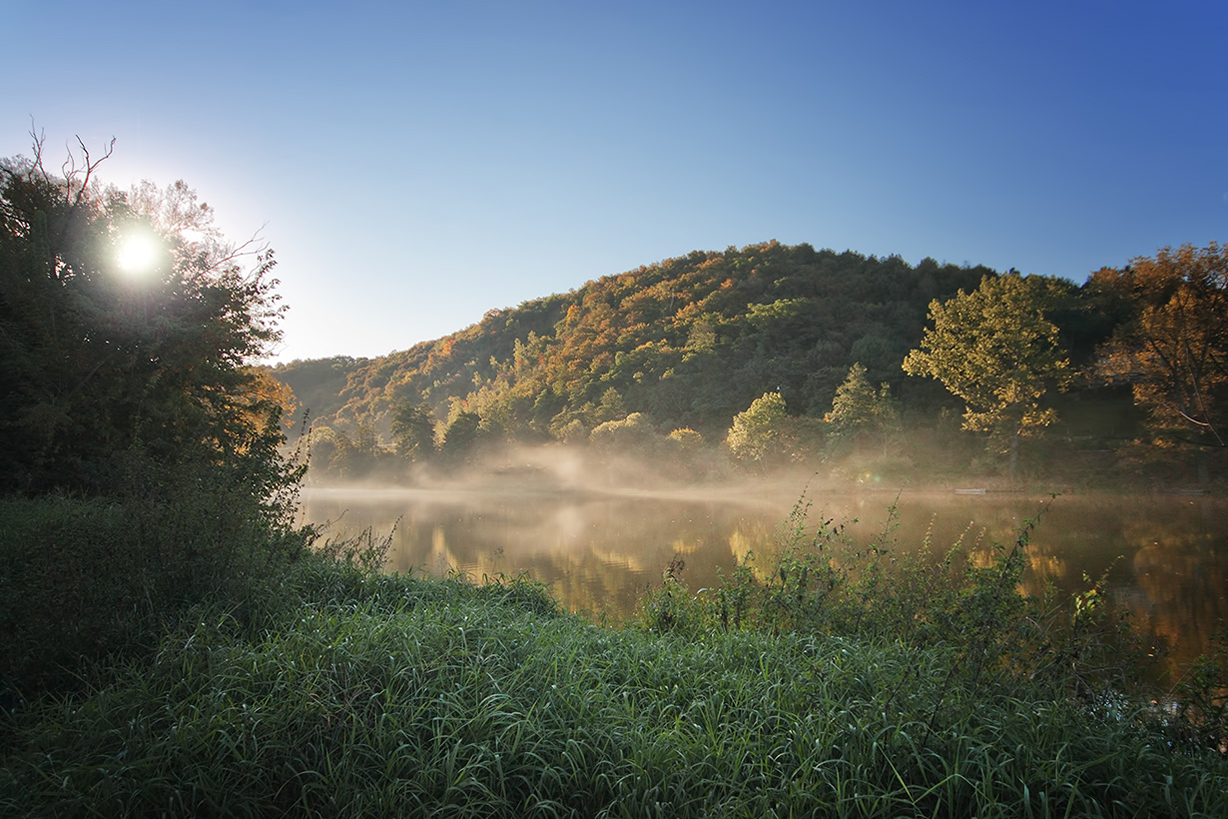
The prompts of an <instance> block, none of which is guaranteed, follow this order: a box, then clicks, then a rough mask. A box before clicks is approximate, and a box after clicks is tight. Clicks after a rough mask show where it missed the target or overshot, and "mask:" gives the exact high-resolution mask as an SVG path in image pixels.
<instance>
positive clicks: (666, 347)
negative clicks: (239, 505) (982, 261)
mask: <svg viewBox="0 0 1228 819" xmlns="http://www.w3.org/2000/svg"><path fill="white" fill-rule="evenodd" d="M993 273H994V271H992V270H990V269H988V268H985V267H957V266H954V265H941V264H938V263H937V262H935V261H934V260H933V259H924V260H923V261H921V262H920V263H919V264H918V265H916V266H915V267H914V266H912V265H909V264H908V263H907V262H905V261H904V260H903V259H901V258H899V257H897V256H891V257H887V258H882V259H879V258H876V257H874V256H870V257H866V256H863V255H861V254H858V253H853V252H849V251H846V252H844V253H836V252H834V251H831V250H815V249H814V248H813V247H811V246H810V245H807V244H802V245H797V246H793V247H790V246H786V245H782V244H779V243H778V242H775V241H773V242H768V243H766V244H760V245H750V246H747V247H744V248H742V249H741V250H738V249H735V248H729V249H728V250H726V251H724V252H703V251H695V252H692V253H690V254H688V255H686V256H682V257H678V258H675V259H669V260H667V261H664V262H661V263H659V264H654V265H650V266H646V267H641V268H639V269H638V270H632V271H629V272H626V273H622V274H619V275H614V276H607V277H604V278H601V279H599V280H597V281H591V282H589V283H587V284H585V285H584V286H583V287H581V288H579V289H578V290H574V291H572V292H570V293H565V294H559V295H553V296H547V297H545V298H541V299H537V300H534V301H529V302H525V303H524V304H522V305H520V306H519V307H516V308H513V309H506V310H497V309H496V310H491V311H490V312H488V313H487V314H486V315H485V317H484V318H483V319H482V321H481V322H479V323H478V324H476V325H473V326H471V327H468V328H466V329H464V330H461V331H460V332H458V333H454V334H452V335H450V336H447V337H445V338H441V339H439V340H436V341H430V342H424V343H421V344H418V345H416V346H414V347H412V348H410V349H408V350H405V351H403V352H397V353H393V354H391V355H388V356H385V357H382V358H376V359H359V360H355V359H348V358H337V359H324V360H313V361H296V362H293V363H290V364H284V365H280V366H279V367H277V368H276V369H275V370H274V374H275V375H276V376H277V377H278V378H280V379H281V380H283V381H284V382H286V383H287V384H289V385H290V386H291V388H292V389H293V390H294V391H295V393H296V395H297V396H298V398H299V401H300V403H301V404H302V405H303V406H304V407H306V408H307V409H308V410H309V411H310V412H311V417H312V418H313V419H315V420H316V421H318V422H323V423H325V424H328V425H332V426H335V427H337V428H339V429H350V430H355V429H362V428H368V429H372V430H374V431H376V432H377V434H379V435H380V436H381V437H386V435H387V431H388V428H389V425H390V420H391V416H392V413H393V410H394V408H395V407H397V406H404V405H405V404H406V403H408V404H411V405H422V406H424V407H426V408H428V409H429V411H430V412H431V413H433V415H434V417H435V419H436V420H438V421H440V422H446V421H449V420H453V419H455V418H456V417H457V415H458V414H460V413H461V412H467V413H476V414H477V415H478V416H479V417H480V419H481V426H482V428H483V430H484V431H485V432H486V433H492V434H497V435H499V436H500V437H506V438H508V439H511V440H522V441H535V440H549V439H572V438H575V437H577V436H582V435H585V434H587V432H588V430H591V429H592V428H593V427H595V426H596V425H598V424H601V423H603V422H606V421H610V420H617V419H622V418H624V417H626V416H627V415H628V414H629V413H632V412H642V413H645V414H646V415H647V416H648V417H649V418H650V419H651V420H652V422H653V423H654V424H655V425H656V426H657V428H658V429H663V430H669V429H673V428H679V427H691V428H693V429H696V430H699V431H701V432H702V433H704V434H705V436H707V435H708V434H714V435H717V436H720V435H723V433H724V431H725V430H726V429H727V428H728V427H729V424H730V420H731V418H732V417H733V416H734V415H735V414H736V413H738V412H740V411H742V410H745V409H746V407H747V406H748V405H749V404H750V403H751V402H752V401H753V400H754V399H756V398H758V397H759V396H760V395H762V394H764V393H765V392H768V391H779V392H780V394H781V395H782V396H784V398H785V400H786V402H787V404H788V407H789V411H790V412H791V413H794V414H811V415H822V414H823V413H824V412H825V411H827V410H828V409H830V408H831V402H832V398H833V396H834V394H835V391H836V388H837V387H838V386H839V385H840V384H841V382H842V381H843V380H844V378H845V377H846V375H847V374H848V372H849V367H850V366H851V365H852V364H853V363H854V362H860V363H861V364H862V365H863V366H864V367H865V368H866V369H867V371H868V372H867V375H868V378H869V380H870V382H871V383H880V382H886V383H889V384H890V385H891V386H892V388H893V390H894V391H895V392H896V394H897V395H900V394H903V395H904V397H906V398H907V397H908V395H909V392H910V391H913V392H915V391H918V390H927V391H928V390H933V389H934V388H935V386H936V385H933V384H928V383H924V382H922V381H921V380H920V379H910V382H909V383H907V384H905V382H904V379H905V376H904V373H903V372H902V371H901V369H900V362H901V361H902V360H903V358H904V356H905V355H906V354H907V353H908V351H909V349H911V348H912V347H914V346H915V345H916V344H917V342H918V340H919V339H920V337H921V332H922V328H923V326H924V323H925V318H926V309H927V305H928V304H929V302H930V301H931V300H932V299H935V298H938V299H945V298H947V297H949V296H951V295H954V294H955V293H956V291H958V290H959V289H961V288H962V289H964V290H965V291H971V290H973V289H975V288H976V287H977V285H978V283H979V282H980V280H981V278H982V277H983V276H984V275H986V274H993ZM915 397H916V398H921V396H915ZM470 417H472V416H470Z"/></svg>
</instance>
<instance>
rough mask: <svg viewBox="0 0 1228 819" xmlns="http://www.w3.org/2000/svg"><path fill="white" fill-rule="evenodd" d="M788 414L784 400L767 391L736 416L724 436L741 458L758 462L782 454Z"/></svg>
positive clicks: (775, 393)
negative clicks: (784, 429) (784, 428)
mask: <svg viewBox="0 0 1228 819" xmlns="http://www.w3.org/2000/svg"><path fill="white" fill-rule="evenodd" d="M787 416H788V412H787V409H786V407H785V399H783V398H781V396H780V393H778V392H765V393H764V394H763V395H762V396H760V397H759V398H756V399H755V400H754V401H752V402H751V405H750V407H748V408H747V409H746V410H745V411H744V412H740V413H738V414H737V415H735V416H734V418H733V426H731V427H730V428H729V432H728V434H727V435H726V436H725V443H726V445H728V447H729V451H730V452H732V453H733V456H734V457H735V458H737V459H738V460H739V461H745V462H748V463H755V464H758V463H760V462H762V461H763V460H764V458H770V457H772V456H777V455H779V454H780V451H781V449H782V443H783V440H782V439H783V427H784V422H785V419H786V417H787Z"/></svg>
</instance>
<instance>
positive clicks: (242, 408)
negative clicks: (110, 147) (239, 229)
mask: <svg viewBox="0 0 1228 819" xmlns="http://www.w3.org/2000/svg"><path fill="white" fill-rule="evenodd" d="M41 148H42V146H41V141H38V140H36V142H35V152H34V153H35V156H34V158H32V159H25V158H16V159H6V160H0V364H2V366H0V436H2V440H3V445H2V446H0V453H2V454H0V488H2V489H3V490H4V491H8V492H12V491H20V492H32V493H39V492H45V491H49V490H52V489H57V488H68V489H77V490H84V491H100V490H103V489H105V487H106V486H107V484H108V481H110V480H112V477H111V476H112V475H113V473H114V472H115V470H116V469H117V468H118V464H119V462H120V461H122V460H123V458H122V457H121V456H122V455H124V454H127V455H133V456H140V457H141V458H146V459H149V460H151V461H154V462H157V463H163V464H174V463H182V462H186V461H197V462H208V463H214V464H218V463H227V462H229V463H238V462H240V461H243V462H246V463H247V464H249V465H251V464H253V463H255V461H258V460H262V461H263V462H264V464H265V465H266V466H270V467H272V465H273V460H274V458H275V453H276V447H277V445H278V444H279V443H280V442H281V440H282V431H281V429H280V425H279V423H278V420H279V416H280V412H281V405H282V404H283V403H285V402H286V401H287V400H288V396H286V395H284V394H283V390H282V388H281V386H280V385H272V386H270V384H269V383H267V381H265V380H264V379H263V378H262V377H261V375H260V374H259V372H258V371H256V370H253V369H252V368H251V367H249V366H248V364H249V362H251V361H252V360H253V359H255V358H257V357H259V356H260V355H261V354H263V353H265V352H267V351H268V350H269V349H270V346H271V345H272V344H273V343H275V342H276V341H277V339H278V338H279V330H278V329H277V321H278V318H279V317H280V314H281V308H280V307H279V306H278V304H277V297H276V295H275V293H274V286H275V284H276V281H275V280H274V279H273V278H272V276H271V271H272V269H273V266H274V260H273V256H272V253H271V252H270V251H268V250H266V249H263V248H258V247H254V246H251V245H248V246H242V247H237V246H235V245H233V244H229V243H227V242H226V241H225V240H224V239H223V237H222V236H221V235H220V233H219V232H218V230H217V229H216V228H215V226H214V224H213V211H212V209H211V208H209V206H208V205H207V204H204V203H201V202H199V201H198V199H197V196H196V194H195V192H193V191H192V190H191V189H190V188H189V187H188V186H187V185H185V184H184V183H183V182H176V183H174V184H172V185H170V186H169V187H167V188H164V189H160V188H157V187H156V186H154V185H152V184H150V183H145V184H142V185H140V186H138V187H136V188H134V189H132V190H130V191H120V190H118V189H116V188H112V187H108V188H103V187H102V186H101V185H100V184H99V183H98V181H97V179H96V174H95V171H96V169H97V167H98V164H99V163H100V162H101V161H102V160H101V159H91V158H90V155H89V153H88V151H87V150H85V149H84V147H83V148H82V154H83V159H82V160H81V162H80V163H79V164H76V165H74V164H72V163H70V164H68V165H66V168H67V169H68V172H67V175H66V176H64V177H57V176H53V175H52V174H50V173H48V172H47V171H46V169H45V167H44V165H43V161H42V156H41ZM105 158H106V157H105V156H104V157H103V159H105ZM273 471H274V472H276V469H274V470H273ZM253 474H255V473H253ZM263 474H265V476H266V477H268V478H269V479H272V473H267V472H266V473H263ZM257 488H258V487H257Z"/></svg>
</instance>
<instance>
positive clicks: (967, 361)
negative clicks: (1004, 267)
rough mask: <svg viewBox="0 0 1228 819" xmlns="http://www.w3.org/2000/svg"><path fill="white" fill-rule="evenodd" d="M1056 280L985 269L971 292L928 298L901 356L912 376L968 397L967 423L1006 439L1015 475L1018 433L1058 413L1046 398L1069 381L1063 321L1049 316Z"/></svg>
mask: <svg viewBox="0 0 1228 819" xmlns="http://www.w3.org/2000/svg"><path fill="white" fill-rule="evenodd" d="M1058 287H1059V284H1058V282H1056V281H1055V280H1051V279H1043V278H1041V277H1038V276H1029V277H1026V278H1025V277H1023V276H1020V275H1019V274H1018V273H1013V272H1012V273H1009V274H1007V275H1005V276H1001V277H989V276H986V277H985V278H984V279H982V280H981V284H980V287H978V288H977V289H976V290H974V291H972V292H971V293H965V292H964V291H962V290H961V291H960V292H959V294H958V295H956V296H955V297H954V298H952V299H949V300H948V301H946V302H940V301H938V300H934V301H933V302H931V303H930V312H929V318H930V321H932V322H933V324H934V326H933V327H930V328H926V330H925V334H924V336H923V338H922V339H921V344H920V346H919V348H918V349H915V350H913V351H912V352H910V353H909V354H908V356H907V357H906V358H905V359H904V364H903V367H904V371H905V372H907V373H908V374H909V375H915V376H928V377H930V378H935V379H937V380H938V381H941V382H942V384H943V386H945V387H946V388H947V389H948V390H949V391H950V392H951V393H952V394H954V395H957V396H959V397H960V398H962V399H963V400H964V402H965V404H966V407H967V408H966V410H965V412H964V427H965V429H970V430H979V431H988V432H992V433H994V434H995V435H996V436H998V438H999V439H1001V440H1005V441H1008V442H1009V443H1008V447H1009V450H1010V453H1011V458H1010V472H1011V476H1012V477H1013V476H1014V474H1015V466H1016V459H1017V451H1018V440H1019V436H1020V435H1022V434H1025V433H1027V432H1029V431H1033V430H1036V429H1039V428H1041V427H1045V426H1048V425H1049V424H1051V423H1053V421H1054V420H1055V419H1056V413H1055V412H1054V411H1053V410H1052V409H1051V408H1044V409H1042V407H1041V400H1042V399H1043V398H1044V397H1045V395H1046V394H1047V393H1048V392H1049V391H1051V390H1053V389H1054V388H1057V389H1065V387H1066V385H1067V384H1068V383H1069V381H1070V372H1069V365H1070V361H1069V359H1068V357H1067V355H1066V353H1065V351H1064V350H1063V349H1062V347H1061V344H1060V341H1059V339H1058V328H1057V326H1056V325H1055V324H1053V323H1052V322H1051V321H1049V320H1047V319H1046V318H1045V310H1046V308H1047V307H1048V306H1049V305H1050V303H1051V302H1052V300H1053V297H1054V293H1055V291H1056V290H1057V289H1058Z"/></svg>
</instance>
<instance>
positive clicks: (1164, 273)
mask: <svg viewBox="0 0 1228 819" xmlns="http://www.w3.org/2000/svg"><path fill="white" fill-rule="evenodd" d="M1089 284H1090V285H1091V286H1092V287H1094V288H1097V289H1100V290H1105V291H1109V292H1113V293H1116V294H1118V295H1119V297H1121V298H1122V299H1124V300H1126V301H1127V302H1128V303H1130V304H1132V305H1133V306H1134V308H1135V309H1134V311H1133V314H1132V315H1131V316H1130V318H1129V320H1128V321H1126V322H1124V323H1123V324H1121V325H1120V326H1119V327H1118V329H1117V332H1116V333H1115V334H1114V335H1113V337H1112V338H1111V339H1110V340H1109V342H1108V343H1106V344H1105V345H1104V346H1103V347H1102V348H1101V353H1102V355H1101V357H1100V360H1099V363H1098V368H1099V372H1100V373H1101V374H1102V375H1104V376H1105V377H1107V378H1108V379H1109V380H1111V381H1124V382H1126V383H1129V384H1130V385H1131V387H1132V389H1133V392H1134V398H1135V401H1136V402H1137V403H1138V404H1140V405H1141V406H1143V407H1146V408H1147V410H1148V411H1149V412H1150V414H1151V419H1152V426H1153V428H1154V429H1155V431H1156V432H1158V433H1160V434H1166V435H1169V436H1175V437H1177V439H1179V440H1184V441H1187V442H1190V443H1195V444H1200V445H1210V446H1216V447H1223V446H1225V445H1226V444H1225V435H1226V434H1228V433H1225V423H1226V422H1228V417H1226V416H1228V248H1223V247H1220V246H1219V245H1218V244H1216V243H1214V242H1212V243H1211V244H1210V245H1208V246H1207V247H1205V248H1195V247H1193V246H1191V245H1183V246H1182V247H1180V248H1177V249H1175V250H1174V249H1173V248H1163V249H1161V250H1160V251H1159V252H1158V253H1157V254H1156V255H1155V257H1154V258H1151V257H1143V258H1138V259H1135V260H1133V262H1132V263H1131V265H1130V266H1129V267H1127V268H1125V269H1120V270H1118V269H1112V268H1106V269H1103V270H1100V271H1098V272H1097V273H1095V274H1094V275H1093V276H1092V279H1091V281H1090V283H1089Z"/></svg>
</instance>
